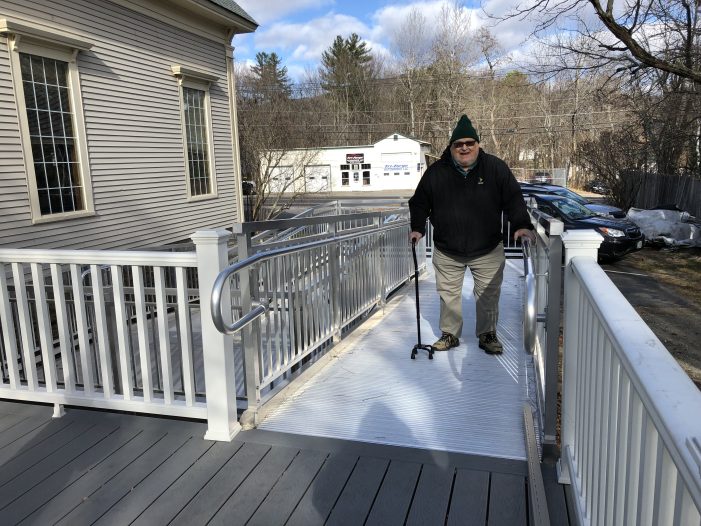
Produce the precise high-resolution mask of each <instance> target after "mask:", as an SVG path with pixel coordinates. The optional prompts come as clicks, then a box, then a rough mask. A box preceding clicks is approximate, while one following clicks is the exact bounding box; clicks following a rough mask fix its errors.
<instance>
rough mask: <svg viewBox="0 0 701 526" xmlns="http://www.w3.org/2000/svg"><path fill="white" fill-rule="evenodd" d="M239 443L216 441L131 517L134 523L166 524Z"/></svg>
mask: <svg viewBox="0 0 701 526" xmlns="http://www.w3.org/2000/svg"><path fill="white" fill-rule="evenodd" d="M241 446H243V443H242V442H232V443H230V444H224V443H216V444H214V445H213V446H212V447H211V448H210V449H208V450H207V452H205V454H204V455H202V456H201V457H200V458H198V459H197V462H196V463H195V464H194V465H193V466H191V467H190V468H189V469H188V471H187V473H186V474H185V475H184V476H181V477H180V478H179V479H178V480H177V481H176V482H175V483H173V484H172V485H171V486H170V487H169V488H168V489H166V490H165V491H164V492H163V493H162V494H161V495H159V496H158V498H157V499H156V500H155V501H154V502H153V503H152V504H151V505H150V506H149V507H148V509H146V510H144V511H143V513H141V515H139V516H138V517H137V518H136V519H135V520H134V523H133V524H134V526H150V525H152V524H168V523H169V522H170V521H171V520H172V519H173V518H174V517H175V516H176V515H178V513H180V511H181V510H182V509H183V508H184V507H185V506H186V505H187V504H188V503H189V502H190V501H191V500H192V499H193V498H194V497H195V496H196V495H197V494H198V493H199V492H200V490H202V489H203V488H204V487H205V485H206V484H207V482H208V481H210V480H211V479H212V478H213V477H214V476H215V475H216V473H217V472H218V471H219V470H220V469H221V468H222V466H224V465H225V464H226V463H227V462H228V461H229V460H230V459H231V458H232V457H233V456H234V455H235V454H236V452H237V451H238V450H239V449H240V448H241Z"/></svg>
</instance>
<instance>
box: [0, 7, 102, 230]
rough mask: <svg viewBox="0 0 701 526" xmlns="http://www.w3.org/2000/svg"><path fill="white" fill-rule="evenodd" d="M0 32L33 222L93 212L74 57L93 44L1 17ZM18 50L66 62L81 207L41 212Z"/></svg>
mask: <svg viewBox="0 0 701 526" xmlns="http://www.w3.org/2000/svg"><path fill="white" fill-rule="evenodd" d="M0 34H3V35H5V36H6V38H7V46H8V50H9V58H10V71H11V75H12V84H13V89H14V95H15V101H16V106H17V119H18V123H19V132H20V143H21V146H22V157H23V158H24V167H25V177H26V179H27V190H28V193H29V208H30V214H31V221H32V224H38V223H49V222H55V221H64V220H67V219H75V218H79V217H86V216H94V215H95V204H94V202H93V187H92V177H91V173H90V158H89V155H88V147H87V133H86V129H85V116H84V114H83V98H82V94H81V91H80V74H79V71H78V61H77V56H78V53H79V52H80V51H85V50H89V49H90V48H91V47H92V44H91V43H89V42H86V41H83V40H78V39H75V38H72V37H68V36H66V35H65V34H64V33H62V32H59V31H58V30H54V31H49V30H47V29H43V28H39V27H36V26H34V25H31V24H26V23H21V22H16V21H14V20H9V19H0ZM20 53H26V54H29V55H35V56H40V57H44V58H49V59H53V60H59V61H61V62H66V63H67V65H68V71H67V74H68V87H69V98H70V103H71V120H72V125H73V130H74V132H75V136H76V155H77V156H78V170H79V173H80V178H81V183H82V189H83V201H84V203H85V209H84V210H79V211H74V212H60V213H55V214H45V215H42V213H41V206H40V204H39V192H38V188H37V180H36V172H35V170H34V157H33V155H32V143H31V136H30V134H29V119H28V117H27V103H26V100H25V98H24V86H23V84H22V69H21V65H20V56H19V55H20Z"/></svg>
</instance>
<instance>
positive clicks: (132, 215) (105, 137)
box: [0, 0, 238, 249]
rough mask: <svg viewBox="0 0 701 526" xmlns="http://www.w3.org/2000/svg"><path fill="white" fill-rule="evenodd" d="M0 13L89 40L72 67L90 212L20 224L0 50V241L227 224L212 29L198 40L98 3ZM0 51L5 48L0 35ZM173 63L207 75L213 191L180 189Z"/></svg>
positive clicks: (230, 203)
mask: <svg viewBox="0 0 701 526" xmlns="http://www.w3.org/2000/svg"><path fill="white" fill-rule="evenodd" d="M120 3H121V2H120ZM169 16H170V18H171V19H172V20H173V23H176V22H177V23H179V24H181V25H182V24H187V23H188V20H187V19H185V15H183V14H182V12H180V11H175V10H174V11H173V12H172V13H170V14H169ZM5 17H6V18H9V19H16V20H18V21H24V22H27V23H34V24H38V25H42V26H45V27H48V28H55V29H57V30H62V31H63V32H64V33H65V34H67V35H69V36H74V37H76V38H79V39H81V40H85V41H88V42H91V43H92V45H93V47H92V49H90V50H89V51H83V52H80V53H79V54H78V69H79V73H80V84H81V95H82V100H83V113H84V119H85V127H86V133H87V149H88V156H89V159H90V171H91V177H92V189H91V190H92V196H93V200H94V207H95V215H93V216H90V217H84V218H80V219H72V220H69V221H58V222H48V223H38V224H32V221H31V214H30V210H29V198H28V191H27V183H26V173H25V167H24V159H23V156H22V149H21V142H20V135H19V123H18V121H17V110H16V107H15V98H14V91H13V90H14V88H13V84H12V81H11V78H10V67H9V57H8V53H7V52H5V53H0V174H1V176H2V179H3V190H4V191H3V196H2V198H0V221H2V223H3V226H4V228H3V230H2V232H0V246H7V247H16V248H35V247H36V248H39V247H42V248H94V249H109V248H137V247H145V246H148V247H155V246H159V245H162V244H167V243H173V242H176V241H180V240H184V239H187V238H188V237H189V236H190V235H191V234H192V233H193V232H195V231H196V230H201V229H207V228H218V227H230V226H231V225H232V223H233V222H234V220H235V218H236V193H235V192H236V191H237V190H236V189H235V180H236V178H235V175H234V169H238V168H237V167H235V166H234V154H233V149H232V148H233V147H232V135H231V133H232V130H231V115H230V112H229V100H228V91H227V68H226V61H227V57H226V53H227V51H226V46H225V42H224V38H223V36H222V38H221V40H219V41H216V40H215V39H214V37H213V36H212V35H214V34H215V30H214V29H212V30H211V33H210V38H207V37H205V36H203V35H202V34H200V33H199V32H198V31H193V32H188V31H185V30H183V29H181V28H176V27H174V26H173V25H170V24H169V23H167V22H165V21H163V20H161V19H158V18H155V17H150V16H147V15H145V14H142V13H138V12H136V11H133V10H131V9H128V8H127V7H124V6H122V5H118V4H117V3H112V2H110V1H107V0H104V1H101V2H95V1H91V0H3V2H2V4H0V18H5ZM178 17H180V19H178V20H176V19H177V18H178ZM222 35H223V32H222ZM0 48H2V49H7V47H6V40H5V37H2V36H0ZM174 64H180V65H183V66H186V67H191V68H194V69H199V70H203V71H208V72H211V73H213V74H215V75H217V76H218V77H219V79H218V80H217V81H216V82H214V83H212V85H211V87H210V102H211V116H212V127H213V146H214V152H215V155H214V165H215V169H216V174H215V175H216V189H217V197H215V198H211V199H200V200H191V201H189V200H188V198H187V176H186V172H185V170H186V167H185V154H184V148H183V131H182V127H181V122H180V98H179V86H178V83H177V80H176V79H175V77H174V76H173V74H172V72H171V69H170V68H171V66H172V65H174Z"/></svg>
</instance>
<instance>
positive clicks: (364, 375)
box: [259, 261, 535, 460]
mask: <svg viewBox="0 0 701 526" xmlns="http://www.w3.org/2000/svg"><path fill="white" fill-rule="evenodd" d="M427 267H428V272H426V273H425V274H424V276H423V277H422V278H421V279H420V280H419V283H420V298H421V315H422V318H421V334H422V340H423V343H433V342H434V341H435V340H436V339H437V338H438V337H439V336H440V329H439V327H438V316H439V298H438V295H437V293H436V290H435V280H434V275H433V268H432V265H431V263H430V261H429V262H428V264H427ZM521 276H522V270H521V267H520V261H519V262H514V261H507V266H506V270H505V276H504V278H505V279H504V286H503V288H502V295H501V301H500V319H499V328H498V334H499V337H500V339H501V341H502V343H503V344H504V354H503V355H501V356H490V355H487V354H485V353H484V352H483V351H482V350H481V349H479V348H478V345H477V338H476V337H475V335H474V327H475V308H474V298H473V297H472V278H471V276H470V275H469V272H468V273H467V276H466V278H465V286H464V288H463V312H464V319H465V323H464V327H463V334H462V336H461V338H460V340H461V342H460V346H459V347H457V348H455V349H452V350H450V351H448V352H440V353H435V354H434V359H433V360H428V359H427V355H426V353H423V352H422V353H421V354H419V355H418V356H417V359H416V360H411V359H410V358H409V356H410V351H411V349H412V347H413V345H414V344H415V343H416V311H415V299H414V286H413V283H412V284H411V286H410V287H408V288H407V289H406V290H405V291H404V294H403V295H402V296H401V297H399V298H395V299H394V300H393V301H391V302H390V303H389V304H388V306H387V308H386V309H385V312H384V313H382V312H378V313H376V314H375V315H374V316H373V319H371V320H370V321H369V322H366V323H365V324H363V326H361V328H360V329H358V330H357V331H356V332H357V334H353V335H351V336H350V337H349V338H348V339H347V340H345V341H344V342H343V343H342V345H343V346H344V347H345V348H346V349H347V350H345V351H343V352H342V353H341V354H340V355H339V357H338V358H337V359H335V360H334V361H333V362H331V363H330V364H329V365H327V366H326V367H325V368H324V369H323V370H322V371H321V372H320V373H319V374H317V375H315V376H314V377H313V378H312V379H311V380H309V381H308V382H307V383H306V384H305V385H304V386H303V387H302V388H301V389H299V390H298V391H297V392H296V393H295V394H294V395H292V396H290V397H288V398H287V399H286V400H285V401H284V402H283V403H281V405H280V406H279V407H278V408H277V409H276V410H274V411H272V412H271V414H270V415H269V416H268V417H267V418H266V419H265V420H264V421H263V422H262V423H261V424H260V426H259V428H260V429H265V430H270V431H280V432H287V433H299V434H303V435H309V436H321V437H329V438H340V439H347V440H359V441H362V442H370V443H379V444H392V445H398V446H405V447H417V448H426V449H432V450H440V451H452V452H459V453H469V454H476V455H487V456H491V457H498V458H511V459H520V460H524V459H526V447H525V434H524V426H523V404H524V403H528V404H534V403H535V398H534V396H535V393H534V391H533V389H534V383H533V360H532V357H531V356H530V355H528V354H527V353H526V352H525V351H524V349H523V337H522V322H521V320H522V312H523V310H522V298H523V292H522V287H523V279H522V278H521Z"/></svg>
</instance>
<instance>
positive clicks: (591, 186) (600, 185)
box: [584, 179, 611, 195]
mask: <svg viewBox="0 0 701 526" xmlns="http://www.w3.org/2000/svg"><path fill="white" fill-rule="evenodd" d="M584 189H585V190H586V191H588V192H594V193H597V194H602V195H607V194H609V193H611V188H609V186H608V185H607V184H606V183H605V182H603V181H602V180H601V179H593V180H591V181H587V182H586V183H585V184H584Z"/></svg>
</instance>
